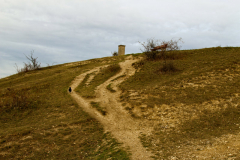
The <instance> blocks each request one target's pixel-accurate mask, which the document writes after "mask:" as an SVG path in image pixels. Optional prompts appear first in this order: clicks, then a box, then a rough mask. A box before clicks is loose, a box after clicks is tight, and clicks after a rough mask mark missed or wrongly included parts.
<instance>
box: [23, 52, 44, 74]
mask: <svg viewBox="0 0 240 160" xmlns="http://www.w3.org/2000/svg"><path fill="white" fill-rule="evenodd" d="M33 53H34V50H32V51H31V55H30V56H26V55H25V54H24V55H25V56H26V58H27V59H28V60H29V61H30V63H28V64H26V63H25V62H23V63H24V64H25V66H29V67H30V70H35V69H39V68H40V67H41V66H40V65H41V63H40V64H39V63H38V61H37V58H38V57H37V58H33Z"/></svg>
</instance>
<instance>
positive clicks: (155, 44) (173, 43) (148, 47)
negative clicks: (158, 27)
mask: <svg viewBox="0 0 240 160" xmlns="http://www.w3.org/2000/svg"><path fill="white" fill-rule="evenodd" d="M179 42H183V41H182V38H179V39H178V40H173V39H171V40H170V41H162V40H155V39H154V38H150V39H148V40H147V42H139V43H140V44H141V45H142V46H143V49H141V48H140V50H141V51H142V52H143V53H144V54H145V55H146V58H147V59H149V60H155V59H156V58H157V54H158V53H161V54H162V55H163V59H164V60H165V61H166V51H173V50H178V49H180V48H181V46H180V45H179Z"/></svg>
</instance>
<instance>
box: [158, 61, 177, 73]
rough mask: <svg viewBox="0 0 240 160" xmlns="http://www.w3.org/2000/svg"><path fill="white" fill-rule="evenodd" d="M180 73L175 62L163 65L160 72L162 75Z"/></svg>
mask: <svg viewBox="0 0 240 160" xmlns="http://www.w3.org/2000/svg"><path fill="white" fill-rule="evenodd" d="M176 71H179V69H177V68H176V67H175V66H174V64H173V62H168V63H163V66H162V68H160V72H162V73H167V72H176Z"/></svg>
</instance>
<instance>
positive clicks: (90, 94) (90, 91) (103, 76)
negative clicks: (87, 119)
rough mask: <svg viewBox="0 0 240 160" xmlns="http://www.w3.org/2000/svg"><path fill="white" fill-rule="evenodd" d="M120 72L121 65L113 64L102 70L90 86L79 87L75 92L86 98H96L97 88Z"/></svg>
mask: <svg viewBox="0 0 240 160" xmlns="http://www.w3.org/2000/svg"><path fill="white" fill-rule="evenodd" d="M120 70H121V68H120V66H119V64H111V65H109V66H108V67H106V68H103V69H101V70H100V72H99V73H98V74H97V75H96V76H95V77H94V78H93V80H92V82H91V83H90V84H89V85H88V86H84V85H79V86H78V87H77V88H76V89H75V91H77V92H78V93H79V94H80V95H81V96H83V97H85V98H94V97H95V89H96V87H97V86H99V85H101V84H103V83H104V82H105V81H106V80H108V79H109V78H111V77H112V76H114V75H115V74H117V73H118V72H119V71H120Z"/></svg>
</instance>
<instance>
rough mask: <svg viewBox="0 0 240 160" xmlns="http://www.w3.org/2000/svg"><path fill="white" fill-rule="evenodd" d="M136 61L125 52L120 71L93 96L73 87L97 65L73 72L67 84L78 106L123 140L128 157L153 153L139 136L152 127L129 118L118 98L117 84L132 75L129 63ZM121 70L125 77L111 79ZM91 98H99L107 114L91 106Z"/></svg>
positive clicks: (120, 140)
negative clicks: (78, 73) (78, 72)
mask: <svg viewBox="0 0 240 160" xmlns="http://www.w3.org/2000/svg"><path fill="white" fill-rule="evenodd" d="M136 61H137V60H134V59H133V57H132V56H128V58H127V59H126V60H125V61H124V62H121V63H120V66H121V68H122V69H121V71H120V72H119V73H118V74H116V75H115V76H113V77H111V78H110V79H108V80H107V81H106V82H104V83H103V84H101V85H100V86H98V87H97V89H96V98H95V99H91V100H89V99H84V98H82V97H81V96H79V95H78V94H77V93H76V92H75V91H74V89H75V88H76V87H77V86H78V85H79V84H80V83H81V81H82V80H83V79H84V77H85V76H86V75H87V74H89V73H92V72H98V71H99V68H100V67H96V68H94V69H92V70H90V71H88V72H86V73H83V74H81V75H79V76H77V77H76V78H75V79H74V80H73V82H72V85H71V86H72V89H73V92H72V93H71V96H72V97H73V98H74V99H75V100H76V101H77V103H78V104H79V106H80V107H82V108H83V109H84V111H86V112H87V113H88V114H89V115H90V116H92V117H94V118H96V119H97V120H98V121H99V122H100V123H101V124H102V125H103V126H104V129H105V131H106V132H111V134H112V135H113V136H114V137H115V138H116V139H117V140H118V141H119V142H120V143H123V147H125V148H128V149H129V150H130V152H131V154H132V155H131V158H132V159H134V160H135V159H136V160H138V159H139V160H141V159H144V160H149V159H151V156H153V155H152V153H151V152H149V151H147V150H146V148H144V147H143V145H142V143H141V141H140V139H139V136H140V134H146V135H148V134H150V133H151V131H152V127H149V125H147V123H146V122H145V121H143V120H141V121H140V120H139V121H138V120H133V119H132V118H131V116H130V115H129V113H128V112H127V111H126V110H124V109H123V106H122V104H121V103H120V101H119V96H120V94H121V91H120V90H119V89H118V88H117V85H118V84H120V83H121V82H123V81H124V80H126V79H127V78H128V77H130V76H132V75H134V73H135V69H134V68H133V67H132V63H134V62H136ZM124 74H125V75H126V76H125V77H122V78H119V79H117V80H114V81H112V80H113V79H115V78H117V77H119V76H121V75H124ZM110 83H111V86H112V88H113V89H114V90H116V92H114V93H111V92H110V91H108V90H107V89H106V87H107V85H109V84H110ZM91 101H95V102H99V103H100V106H101V107H104V108H106V111H107V115H105V116H103V115H102V114H101V113H99V112H98V111H97V110H96V109H94V108H92V107H91V105H90V102H91Z"/></svg>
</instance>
